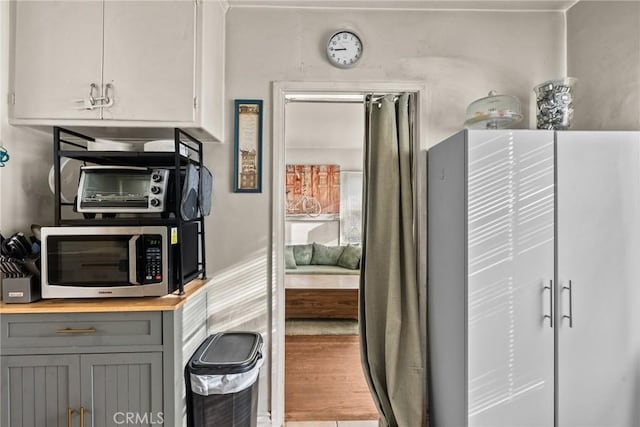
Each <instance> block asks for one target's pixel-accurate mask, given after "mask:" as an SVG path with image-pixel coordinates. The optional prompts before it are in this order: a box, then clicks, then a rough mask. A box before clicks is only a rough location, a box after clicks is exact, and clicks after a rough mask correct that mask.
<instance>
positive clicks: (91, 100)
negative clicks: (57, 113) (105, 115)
mask: <svg viewBox="0 0 640 427" xmlns="http://www.w3.org/2000/svg"><path fill="white" fill-rule="evenodd" d="M97 90H98V85H97V84H95V83H91V84H90V85H89V96H88V97H87V98H85V99H76V100H75V101H73V102H75V103H79V104H82V106H81V107H76V110H94V109H96V108H98V107H99V106H98V105H96V101H98V100H100V99H101V98H97V97H96V96H94V92H95V91H97Z"/></svg>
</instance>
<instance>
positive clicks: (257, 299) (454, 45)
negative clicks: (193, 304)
mask: <svg viewBox="0 0 640 427" xmlns="http://www.w3.org/2000/svg"><path fill="white" fill-rule="evenodd" d="M343 27H344V28H351V29H354V30H355V31H356V32H358V33H359V34H360V36H361V37H362V38H363V41H364V49H365V51H364V55H363V58H362V60H361V63H360V64H358V66H356V67H355V68H354V69H350V70H340V69H337V68H334V67H332V66H330V65H329V64H328V63H327V61H326V60H325V56H324V47H325V42H326V40H327V38H328V37H329V35H330V34H331V32H332V31H334V30H335V29H337V28H343ZM226 37H227V42H226V43H227V44H226V51H227V57H226V96H227V102H226V106H227V108H228V110H227V112H228V113H229V114H227V117H229V120H227V123H226V126H227V128H226V134H227V135H233V120H232V119H231V117H233V115H231V114H230V112H231V111H232V108H233V99H239V98H245V99H263V100H264V101H265V104H264V105H265V113H264V125H263V126H264V128H263V144H264V149H265V156H264V165H263V166H264V169H263V182H264V185H263V192H262V193H261V194H234V193H233V192H232V187H233V181H232V178H233V140H232V139H229V138H227V141H226V144H224V145H217V146H207V153H206V161H207V162H208V164H209V165H211V166H212V168H213V170H214V172H215V176H216V190H217V193H216V195H215V200H214V204H215V205H214V214H213V215H212V216H211V217H210V218H209V220H208V222H207V227H208V228H207V233H208V236H209V245H208V246H207V254H208V257H207V258H208V263H209V271H210V272H211V275H212V276H213V277H215V278H216V281H217V283H218V284H217V289H218V292H219V298H217V299H216V301H212V305H213V306H214V312H217V315H214V316H213V317H212V319H211V321H212V323H213V325H214V326H215V327H218V328H220V329H223V328H227V327H234V328H244V329H255V330H258V331H261V332H264V333H268V332H271V331H270V323H269V322H270V317H269V316H270V312H269V310H270V307H271V301H270V287H271V283H272V277H271V274H272V273H271V264H270V263H271V259H270V255H269V251H270V245H271V233H272V228H271V200H272V195H271V182H272V176H273V172H272V170H271V155H272V149H271V146H272V143H273V141H272V140H271V131H272V126H271V124H272V122H271V120H272V111H271V105H272V104H271V102H272V99H271V90H272V82H273V81H388V82H392V81H419V82H424V83H426V85H427V89H428V93H427V96H428V98H429V100H428V110H427V111H426V112H425V115H424V116H423V117H422V118H421V119H422V120H426V123H427V126H426V128H427V131H428V132H427V134H426V135H425V138H424V140H423V141H421V145H422V146H423V147H428V146H430V145H433V144H435V143H436V142H437V141H439V140H441V139H443V138H444V137H446V136H448V135H450V134H452V133H454V132H455V131H457V130H459V129H460V128H461V126H462V123H463V121H464V113H465V108H466V106H467V104H468V103H469V102H471V101H473V100H474V99H477V98H480V97H482V96H486V94H487V92H488V91H489V90H490V89H495V90H497V91H498V92H500V93H509V94H514V95H516V96H518V97H519V98H520V99H521V101H522V103H523V106H524V108H525V114H528V113H529V111H528V108H529V107H528V105H529V101H530V96H531V95H532V94H533V92H532V88H533V87H534V86H535V85H536V84H538V83H540V82H542V81H544V80H547V79H549V78H553V77H556V76H559V75H563V74H564V72H565V70H564V62H565V58H564V52H565V50H564V43H563V41H564V15H563V13H562V12H522V13H521V12H504V13H501V12H448V11H367V10H329V9H288V8H234V7H232V8H231V9H230V10H229V12H228V13H227V35H226ZM522 126H523V127H529V123H523V124H522ZM266 345H267V347H266V349H267V353H268V352H269V345H270V342H267V343H266ZM268 363H269V362H268V361H267V364H265V368H263V375H266V376H263V377H262V380H261V389H262V391H261V393H262V395H261V402H260V405H261V406H260V407H261V409H260V412H261V413H264V411H265V410H266V409H267V407H268V404H269V400H268V399H269V397H268V396H267V393H268V390H269V386H270V384H268V381H269V377H268V375H269V372H268V366H269V365H268Z"/></svg>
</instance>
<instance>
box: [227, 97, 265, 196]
mask: <svg viewBox="0 0 640 427" xmlns="http://www.w3.org/2000/svg"><path fill="white" fill-rule="evenodd" d="M233 111H234V118H235V124H234V168H233V171H234V179H233V182H234V192H236V193H261V192H262V100H261V99H236V100H235V103H234V109H233Z"/></svg>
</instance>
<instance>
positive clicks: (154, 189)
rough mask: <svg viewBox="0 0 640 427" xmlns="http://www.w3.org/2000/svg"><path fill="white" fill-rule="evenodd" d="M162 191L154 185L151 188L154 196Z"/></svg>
mask: <svg viewBox="0 0 640 427" xmlns="http://www.w3.org/2000/svg"><path fill="white" fill-rule="evenodd" d="M161 191H162V189H161V188H160V187H158V186H157V185H152V186H151V192H152V193H153V194H158V193H160V192H161Z"/></svg>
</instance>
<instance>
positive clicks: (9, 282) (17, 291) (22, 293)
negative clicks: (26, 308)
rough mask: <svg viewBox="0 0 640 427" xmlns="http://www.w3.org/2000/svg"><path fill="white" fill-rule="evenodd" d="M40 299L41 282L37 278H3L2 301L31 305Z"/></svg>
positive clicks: (29, 276) (30, 276)
mask: <svg viewBox="0 0 640 427" xmlns="http://www.w3.org/2000/svg"><path fill="white" fill-rule="evenodd" d="M39 299H40V280H39V278H38V277H36V276H32V275H28V276H24V277H17V278H16V277H4V276H3V278H2V301H3V302H5V303H29V302H33V301H38V300H39Z"/></svg>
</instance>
